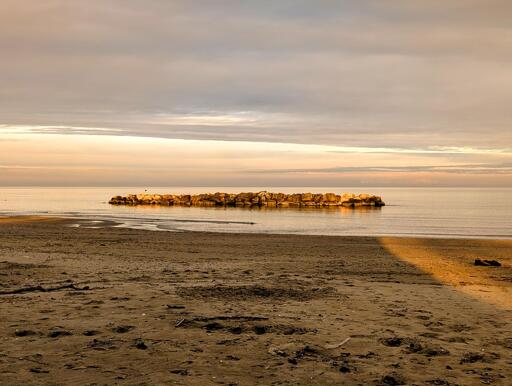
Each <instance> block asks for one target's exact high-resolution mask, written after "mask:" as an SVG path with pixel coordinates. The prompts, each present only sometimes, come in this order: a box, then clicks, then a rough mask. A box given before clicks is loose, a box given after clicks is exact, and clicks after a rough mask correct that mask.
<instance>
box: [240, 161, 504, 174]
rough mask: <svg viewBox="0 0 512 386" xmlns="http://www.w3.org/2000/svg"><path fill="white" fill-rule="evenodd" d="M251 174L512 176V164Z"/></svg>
mask: <svg viewBox="0 0 512 386" xmlns="http://www.w3.org/2000/svg"><path fill="white" fill-rule="evenodd" d="M248 172H249V173H265V174H266V173H276V174H290V173H291V174H309V173H316V174H319V173H321V174H323V173H334V174H342V173H450V174H512V162H510V163H501V164H476V165H471V164H469V165H467V164H460V165H457V164H456V165H437V166H340V167H331V168H311V169H272V170H252V171H248Z"/></svg>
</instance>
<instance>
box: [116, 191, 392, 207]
mask: <svg viewBox="0 0 512 386" xmlns="http://www.w3.org/2000/svg"><path fill="white" fill-rule="evenodd" d="M109 204H112V205H162V206H174V205H181V206H237V207H279V208H289V207H294V208H306V207H311V208H324V207H347V208H356V207H363V206H366V207H381V206H384V205H385V204H384V202H383V201H382V199H381V198H380V197H379V196H374V195H370V194H359V195H355V194H348V193H345V194H343V195H339V194H335V193H294V194H285V193H271V192H266V191H263V192H255V193H252V192H246V193H237V194H234V193H203V194H195V195H190V194H181V195H175V194H129V195H127V196H115V197H112V198H111V199H110V201H109Z"/></svg>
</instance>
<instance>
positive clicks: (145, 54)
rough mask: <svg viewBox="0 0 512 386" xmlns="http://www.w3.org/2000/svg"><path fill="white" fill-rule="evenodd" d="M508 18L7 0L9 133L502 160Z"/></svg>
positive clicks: (452, 12)
mask: <svg viewBox="0 0 512 386" xmlns="http://www.w3.org/2000/svg"><path fill="white" fill-rule="evenodd" d="M511 12H512V5H511V4H510V2H507V1H502V0H490V1H486V2H482V1H476V0H469V1H467V0H464V1H463V0H454V1H450V2H441V1H439V0H433V1H428V2H425V1H405V0H392V1H386V2H377V1H368V2H360V1H343V2H340V1H328V0H323V1H318V2H317V1H315V2H311V1H303V0H300V1H299V0H294V1H291V0H288V1H287V0H283V1H279V2H275V1H258V2H248V1H247V2H240V1H194V2H190V1H163V0H162V1H151V2H146V3H144V2H140V1H130V0H128V1H117V0H111V1H100V0H91V1H88V2H81V1H74V0H72V1H64V0H40V1H38V2H37V4H30V5H28V4H26V3H23V2H19V1H15V0H4V1H2V3H1V4H0V48H1V49H2V56H3V58H4V60H2V61H1V62H0V73H1V74H2V88H1V89H0V116H1V117H2V121H3V122H1V123H5V124H11V125H41V126H54V127H58V128H57V129H55V130H54V131H52V132H54V133H55V132H60V133H64V132H67V133H69V134H72V133H73V131H74V130H75V129H73V128H76V127H80V128H84V129H82V130H81V131H80V132H81V133H91V134H93V133H95V131H94V128H110V132H109V134H114V135H130V136H150V137H162V138H184V139H207V140H210V139H213V140H235V141H265V142H268V141H270V142H283V143H290V142H293V143H313V144H326V145H331V144H334V145H339V146H372V147H408V148H415V147H431V146H470V147H487V148H494V147H502V146H503V144H505V143H512V131H511V130H510V127H511V124H512V115H511V114H510V108H509V101H510V100H511V99H512V75H511V74H510V62H511V61H512V51H511V50H510V49H509V47H510V45H511V44H512V41H511V39H512V38H511V36H512V34H511V29H512V27H511V26H510V23H509V20H508V15H510V13H511ZM89 127H90V128H91V129H88V128H89Z"/></svg>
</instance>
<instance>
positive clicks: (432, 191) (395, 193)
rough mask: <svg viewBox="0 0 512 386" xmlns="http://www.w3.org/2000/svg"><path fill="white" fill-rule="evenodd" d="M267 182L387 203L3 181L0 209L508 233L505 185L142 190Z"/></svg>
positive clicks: (384, 230) (251, 227)
mask: <svg viewBox="0 0 512 386" xmlns="http://www.w3.org/2000/svg"><path fill="white" fill-rule="evenodd" d="M260 190H268V191H272V192H283V193H303V192H312V193H326V192H333V193H337V194H342V193H345V192H347V193H370V194H376V195H380V196H382V198H383V200H384V202H385V203H386V206H384V207H382V208H372V209H349V208H330V209H309V208H308V209H306V208H304V209H299V208H283V209H278V208H266V209H247V208H202V207H159V206H136V207H129V206H112V205H109V204H108V201H109V199H110V197H112V196H114V195H126V194H129V193H143V192H144V191H145V188H141V187H111V188H110V187H109V188H105V187H101V188H91V187H86V188H75V187H74V188H63V187H52V188H48V187H44V188H43V187H2V188H0V215H30V214H35V215H54V216H66V217H71V218H76V219H90V220H92V221H90V222H84V221H80V222H77V224H76V225H75V226H88V227H95V226H98V225H99V224H100V223H101V222H102V220H114V221H116V222H118V223H119V225H117V226H121V227H130V228H139V229H150V230H160V231H210V232H230V233H239V232H243V233H284V234H310V235H365V236H386V235H388V236H389V235H397V236H419V237H471V238H506V239H512V188H488V189H481V188H379V187H373V188H360V187H359V188H356V187H345V188H332V187H331V188H330V187H320V188H319V187H315V188H311V187H295V188H290V187H286V188H284V187H273V188H270V187H229V188H226V187H194V188H189V187H155V188H151V189H147V192H148V193H162V194H163V193H171V194H172V193H174V194H187V193H190V194H195V193H204V192H217V191H220V192H232V193H238V192H247V191H260Z"/></svg>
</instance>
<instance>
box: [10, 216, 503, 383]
mask: <svg viewBox="0 0 512 386" xmlns="http://www.w3.org/2000/svg"><path fill="white" fill-rule="evenodd" d="M70 225H72V222H70V220H58V219H54V218H53V219H41V218H17V219H16V220H5V219H4V220H2V219H0V315H1V319H0V347H1V349H0V384H2V385H4V384H5V385H90V384H97V385H103V384H108V385H112V384H119V385H166V384H169V385H172V384H178V385H186V384H193V385H297V384H313V385H328V384H343V385H373V384H375V385H379V384H384V385H386V384H387V385H398V384H407V385H413V384H416V385H480V384H496V385H510V384H512V328H511V327H512V241H504V240H501V241H498V240H496V241H493V240H462V239H457V240H455V239H454V240H441V239H414V238H391V237H387V238H375V237H327V236H325V237H324V236H293V235H258V234H244V235H242V234H214V233H192V232H185V233H175V232H151V231H143V230H134V229H124V228H110V227H105V228H96V229H88V228H85V227H83V226H84V225H87V223H86V222H83V223H82V227H71V226H70ZM95 226H97V224H96V225H95ZM475 258H484V259H495V260H499V261H500V262H501V263H502V267H497V268H492V267H476V266H474V265H473V262H474V259H475Z"/></svg>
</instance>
